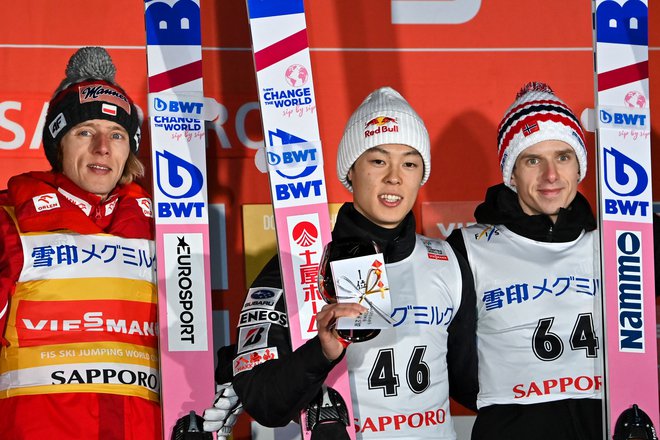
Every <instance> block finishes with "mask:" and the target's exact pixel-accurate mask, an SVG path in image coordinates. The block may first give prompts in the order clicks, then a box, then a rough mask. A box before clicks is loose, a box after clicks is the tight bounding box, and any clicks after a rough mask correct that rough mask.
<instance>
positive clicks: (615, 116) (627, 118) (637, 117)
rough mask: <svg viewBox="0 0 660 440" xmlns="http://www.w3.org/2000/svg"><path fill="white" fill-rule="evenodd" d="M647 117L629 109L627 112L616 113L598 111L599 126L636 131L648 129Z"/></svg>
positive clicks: (607, 110)
mask: <svg viewBox="0 0 660 440" xmlns="http://www.w3.org/2000/svg"><path fill="white" fill-rule="evenodd" d="M647 116H648V115H647V114H646V113H644V112H643V111H641V112H635V111H633V110H632V109H631V111H629V112H616V111H612V110H611V109H600V111H599V112H598V119H599V120H600V122H601V125H613V126H617V127H628V128H638V129H642V130H645V129H648V124H647V121H648V117H647Z"/></svg>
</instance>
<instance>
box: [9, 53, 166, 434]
mask: <svg viewBox="0 0 660 440" xmlns="http://www.w3.org/2000/svg"><path fill="white" fill-rule="evenodd" d="M114 77H115V66H114V65H113V63H112V60H111V59H110V57H109V55H108V53H107V52H106V51H105V50H104V49H102V48H99V47H85V48H82V49H80V50H79V51H78V52H76V53H75V54H74V55H73V57H72V58H71V59H70V61H69V64H68V66H67V69H66V78H65V79H64V80H63V81H62V83H61V84H60V86H59V87H58V89H57V90H56V92H55V94H54V96H53V98H52V100H51V102H50V105H49V110H48V114H47V116H46V122H45V125H44V132H43V144H44V150H45V153H46V157H47V158H48V161H49V162H50V164H51V166H52V171H50V172H29V173H25V174H21V175H18V176H14V177H12V178H11V179H10V180H9V183H8V188H7V190H5V191H3V192H0V329H2V340H1V342H2V345H1V347H0V414H2V415H3V417H2V422H0V438H2V439H43V438H54V439H99V438H103V439H117V440H120V439H121V440H124V439H138V438H139V439H160V438H161V427H160V409H159V397H158V393H159V389H160V383H159V374H158V351H157V336H156V328H157V324H156V322H157V321H156V287H155V281H156V277H155V261H154V258H155V249H154V243H153V224H152V217H153V215H152V210H151V200H150V198H149V196H148V195H147V193H146V192H145V191H144V190H143V189H141V188H140V187H139V186H138V185H137V184H136V183H134V182H133V180H134V179H135V178H137V177H139V176H141V175H142V174H143V173H144V167H143V166H142V164H141V163H140V161H139V160H138V159H137V156H136V153H137V149H138V145H139V141H140V123H141V117H140V115H139V110H138V108H137V107H136V106H135V105H134V104H133V101H132V100H131V99H130V98H129V97H128V95H126V93H125V92H124V90H123V89H122V88H121V87H119V86H118V85H117V84H116V82H115V79H114Z"/></svg>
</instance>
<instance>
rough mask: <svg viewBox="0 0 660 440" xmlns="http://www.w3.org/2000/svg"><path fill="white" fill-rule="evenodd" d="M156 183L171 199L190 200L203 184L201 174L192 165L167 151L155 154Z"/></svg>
mask: <svg viewBox="0 0 660 440" xmlns="http://www.w3.org/2000/svg"><path fill="white" fill-rule="evenodd" d="M156 181H157V184H158V189H160V191H161V192H162V193H163V194H165V195H166V196H167V197H169V198H172V199H184V198H191V197H194V196H195V195H197V194H198V193H199V192H200V191H201V189H202V186H203V184H204V176H203V174H202V172H201V171H200V170H199V168H197V167H196V166H195V165H193V164H192V163H190V162H188V161H186V160H183V159H181V158H180V157H178V156H176V155H174V154H172V153H171V152H169V151H162V152H161V151H157V152H156Z"/></svg>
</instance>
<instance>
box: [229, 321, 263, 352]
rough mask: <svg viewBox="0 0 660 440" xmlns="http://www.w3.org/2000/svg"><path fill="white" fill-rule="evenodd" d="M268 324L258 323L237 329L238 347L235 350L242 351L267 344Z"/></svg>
mask: <svg viewBox="0 0 660 440" xmlns="http://www.w3.org/2000/svg"><path fill="white" fill-rule="evenodd" d="M269 330H270V324H269V323H268V324H258V325H252V326H250V327H243V328H240V329H239V330H238V347H237V349H236V351H237V352H238V353H243V352H246V351H250V350H255V349H257V348H264V347H265V346H266V345H268V331H269Z"/></svg>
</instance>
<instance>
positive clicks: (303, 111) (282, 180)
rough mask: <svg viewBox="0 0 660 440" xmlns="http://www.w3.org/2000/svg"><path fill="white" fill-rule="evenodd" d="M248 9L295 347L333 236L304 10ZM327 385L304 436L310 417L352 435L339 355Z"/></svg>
mask: <svg viewBox="0 0 660 440" xmlns="http://www.w3.org/2000/svg"><path fill="white" fill-rule="evenodd" d="M247 8H248V15H249V19H250V28H251V32H252V46H253V54H254V65H255V69H256V76H257V87H258V93H259V102H260V105H261V116H262V123H263V130H264V141H265V148H266V157H267V161H268V174H269V179H270V189H271V196H272V201H273V211H274V214H275V224H276V232H277V242H278V252H279V256H280V264H281V269H282V281H283V283H282V284H283V287H284V291H285V295H286V307H287V314H288V316H289V329H290V332H291V342H292V348H293V349H294V350H295V349H296V348H297V347H299V346H301V345H302V344H303V343H304V342H305V341H306V340H308V339H310V338H312V337H313V336H314V335H315V334H316V332H317V330H316V318H315V316H316V313H317V312H318V311H319V310H320V309H321V307H322V306H323V305H324V304H325V303H324V301H323V299H322V297H321V295H320V293H319V291H318V284H317V282H318V273H319V265H320V262H321V256H322V254H323V249H324V246H325V245H326V244H327V243H328V242H329V241H330V240H331V235H330V218H329V214H328V205H327V195H326V186H325V177H324V172H323V153H322V149H321V142H320V139H319V129H318V121H317V116H316V100H315V96H314V87H313V83H312V72H311V63H310V56H309V45H308V41H307V25H306V21H305V10H304V4H303V1H302V0H280V1H258V0H247ZM240 338H241V333H240V330H239V340H240ZM262 351H263V350H256V351H254V352H252V353H245V354H246V355H247V356H243V357H242V358H245V359H250V358H255V356H256V357H259V358H261V357H263V356H277V353H263V352H262ZM239 354H240V353H239ZM246 368H250V365H247V364H246V365H241V364H237V363H235V364H234V372H235V373H236V372H239V371H241V370H242V369H246ZM326 385H327V388H326V389H329V390H330V391H329V392H328V394H326V396H330V397H329V399H328V400H325V401H324V402H323V403H322V404H321V405H319V407H317V408H316V409H320V411H318V412H317V411H310V413H309V414H302V416H301V423H300V424H301V428H302V434H303V438H304V439H309V438H313V434H312V432H313V430H314V427H315V424H316V422H317V421H324V420H327V419H325V418H326V417H330V418H331V419H336V420H334V421H336V422H339V423H343V424H344V425H346V431H347V435H348V436H350V438H352V439H354V438H355V430H354V429H353V428H352V420H353V411H352V406H351V397H350V396H351V395H350V389H349V381H348V371H347V368H346V362H345V360H344V361H342V362H341V363H340V364H339V365H337V366H336V367H335V368H334V369H333V370H332V372H331V373H330V375H329V376H328V379H327V381H326ZM333 390H334V391H336V392H338V393H339V395H341V396H342V397H343V401H344V403H345V408H344V405H338V404H337V402H338V400H335V397H336V394H335V393H334V391H333ZM340 406H341V408H340ZM328 409H329V410H330V411H325V410H328ZM328 414H330V415H328Z"/></svg>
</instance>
